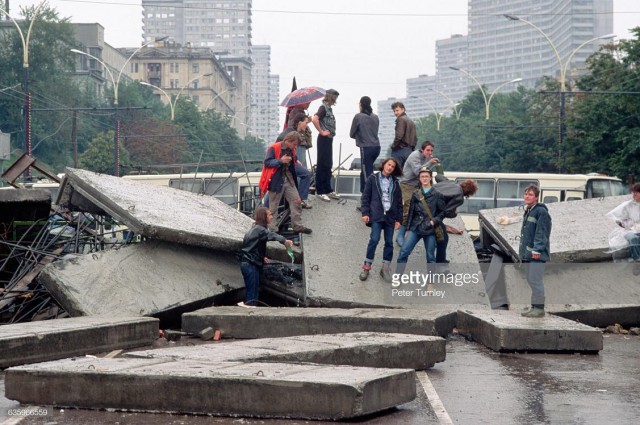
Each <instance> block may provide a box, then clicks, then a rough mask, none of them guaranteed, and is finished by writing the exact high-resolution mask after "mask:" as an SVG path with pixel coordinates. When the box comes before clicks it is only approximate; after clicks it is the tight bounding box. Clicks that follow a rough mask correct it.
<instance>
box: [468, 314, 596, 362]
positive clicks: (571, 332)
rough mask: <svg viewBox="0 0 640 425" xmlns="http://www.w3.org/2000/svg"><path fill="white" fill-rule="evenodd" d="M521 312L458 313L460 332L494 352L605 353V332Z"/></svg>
mask: <svg viewBox="0 0 640 425" xmlns="http://www.w3.org/2000/svg"><path fill="white" fill-rule="evenodd" d="M520 313H521V310H520V311H514V310H509V311H503V310H494V311H466V310H465V311H463V310H460V311H458V330H459V332H460V333H463V334H465V335H469V336H470V337H471V338H472V339H473V340H474V341H478V342H480V343H481V344H483V345H485V346H486V347H488V348H490V349H492V350H494V351H578V352H597V351H600V350H602V344H603V343H602V332H600V330H599V329H595V328H592V327H590V326H587V325H583V324H581V323H576V322H573V321H571V320H567V319H563V318H561V317H556V316H553V315H550V314H546V315H545V316H544V317H541V318H525V317H522V316H520Z"/></svg>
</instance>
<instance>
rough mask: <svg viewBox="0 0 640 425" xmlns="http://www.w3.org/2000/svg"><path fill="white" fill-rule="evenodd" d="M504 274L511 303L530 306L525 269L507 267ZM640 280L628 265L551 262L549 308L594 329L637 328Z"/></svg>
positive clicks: (547, 281)
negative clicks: (620, 325)
mask: <svg viewBox="0 0 640 425" xmlns="http://www.w3.org/2000/svg"><path fill="white" fill-rule="evenodd" d="M502 274H503V278H504V282H506V284H505V288H506V293H507V296H508V303H509V304H511V305H521V306H526V305H529V304H530V302H531V289H530V288H529V285H528V283H527V281H526V278H525V276H524V269H523V268H521V267H517V265H515V264H503V266H502ZM639 280H640V278H639V277H638V276H634V275H633V264H632V263H628V262H620V263H612V262H608V263H549V264H547V265H546V267H545V273H544V286H545V296H546V309H547V311H549V312H552V313H554V314H558V315H559V316H562V317H566V318H570V319H573V320H578V321H579V322H581V323H585V324H588V325H590V326H600V327H604V326H607V325H611V324H614V323H620V324H623V323H624V324H625V325H627V326H628V325H635V324H637V323H639V322H640V284H639Z"/></svg>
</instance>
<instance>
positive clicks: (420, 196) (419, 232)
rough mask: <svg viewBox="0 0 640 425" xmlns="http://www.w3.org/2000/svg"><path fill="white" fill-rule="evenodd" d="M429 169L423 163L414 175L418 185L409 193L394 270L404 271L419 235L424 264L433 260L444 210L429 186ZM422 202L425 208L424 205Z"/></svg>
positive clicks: (437, 196)
mask: <svg viewBox="0 0 640 425" xmlns="http://www.w3.org/2000/svg"><path fill="white" fill-rule="evenodd" d="M432 177H433V173H432V172H431V170H430V169H429V167H427V166H423V167H422V168H421V169H420V173H419V174H418V178H419V180H420V187H419V188H418V189H416V190H415V191H414V192H413V195H411V203H410V204H409V217H408V218H407V230H408V232H407V235H406V236H405V238H404V243H403V245H402V248H401V249H400V254H399V256H398V266H397V269H396V273H398V274H402V273H404V269H405V267H406V264H407V261H408V259H409V255H411V252H412V251H413V248H415V246H416V244H417V243H418V241H420V239H422V240H423V241H424V248H425V251H426V253H427V266H428V265H429V264H431V263H435V262H436V242H437V240H438V239H441V238H442V237H443V236H442V220H444V216H445V213H446V210H445V202H444V198H443V197H442V195H440V194H439V193H438V192H436V191H435V190H433V188H432V187H431V179H432ZM425 204H426V206H427V208H428V210H427V208H425Z"/></svg>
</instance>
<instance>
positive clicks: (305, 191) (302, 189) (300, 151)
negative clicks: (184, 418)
mask: <svg viewBox="0 0 640 425" xmlns="http://www.w3.org/2000/svg"><path fill="white" fill-rule="evenodd" d="M289 122H290V123H291V125H290V126H288V127H287V128H286V129H285V130H284V131H282V133H280V134H279V135H278V138H277V139H276V142H281V141H283V140H284V138H285V136H286V135H287V134H289V133H291V132H292V131H297V132H298V133H299V134H300V140H301V142H300V143H304V145H302V144H300V145H298V148H297V149H296V158H297V161H296V164H295V167H296V175H297V176H298V192H299V193H300V199H302V203H301V204H300V206H301V207H302V208H303V209H311V208H312V207H311V205H310V204H309V200H308V198H309V187H310V186H311V172H310V171H309V169H308V168H307V166H306V161H305V159H304V158H305V155H306V154H307V153H306V152H307V147H308V144H307V139H306V132H307V131H310V130H309V128H308V126H307V123H308V122H309V117H308V116H307V115H306V114H305V113H304V112H301V113H299V114H297V115H296V116H295V117H293V119H292V120H289Z"/></svg>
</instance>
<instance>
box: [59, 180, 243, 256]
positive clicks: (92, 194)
mask: <svg viewBox="0 0 640 425" xmlns="http://www.w3.org/2000/svg"><path fill="white" fill-rule="evenodd" d="M65 173H66V174H65V179H64V180H63V182H62V185H61V191H60V193H59V195H58V204H59V205H62V206H65V207H67V208H69V209H71V210H74V211H83V210H88V211H89V212H95V210H94V209H93V208H92V207H90V205H93V206H97V207H98V208H99V209H100V210H102V211H104V212H105V213H107V214H109V215H111V216H113V217H114V218H116V219H117V220H119V221H120V222H122V223H124V224H126V225H127V226H128V227H129V228H130V229H131V230H133V231H134V232H136V233H138V234H140V235H143V236H146V237H149V238H153V239H162V240H165V241H169V242H177V243H181V244H186V245H194V246H202V247H206V248H214V249H220V250H236V249H239V248H240V247H241V245H242V238H243V236H244V234H245V233H246V231H247V230H248V229H249V228H250V227H251V225H252V220H251V219H250V218H249V217H247V216H245V215H244V214H242V213H241V212H239V211H237V210H235V209H233V208H231V207H229V206H228V205H226V204H225V203H223V202H221V201H219V200H218V199H216V198H214V197H213V196H202V195H197V194H194V193H191V192H187V191H184V190H177V189H173V188H169V187H164V186H150V185H148V184H145V183H141V182H136V181H131V180H123V179H120V178H118V177H113V176H108V175H102V174H96V173H92V172H90V171H86V170H79V169H73V168H67V169H66V170H65Z"/></svg>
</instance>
